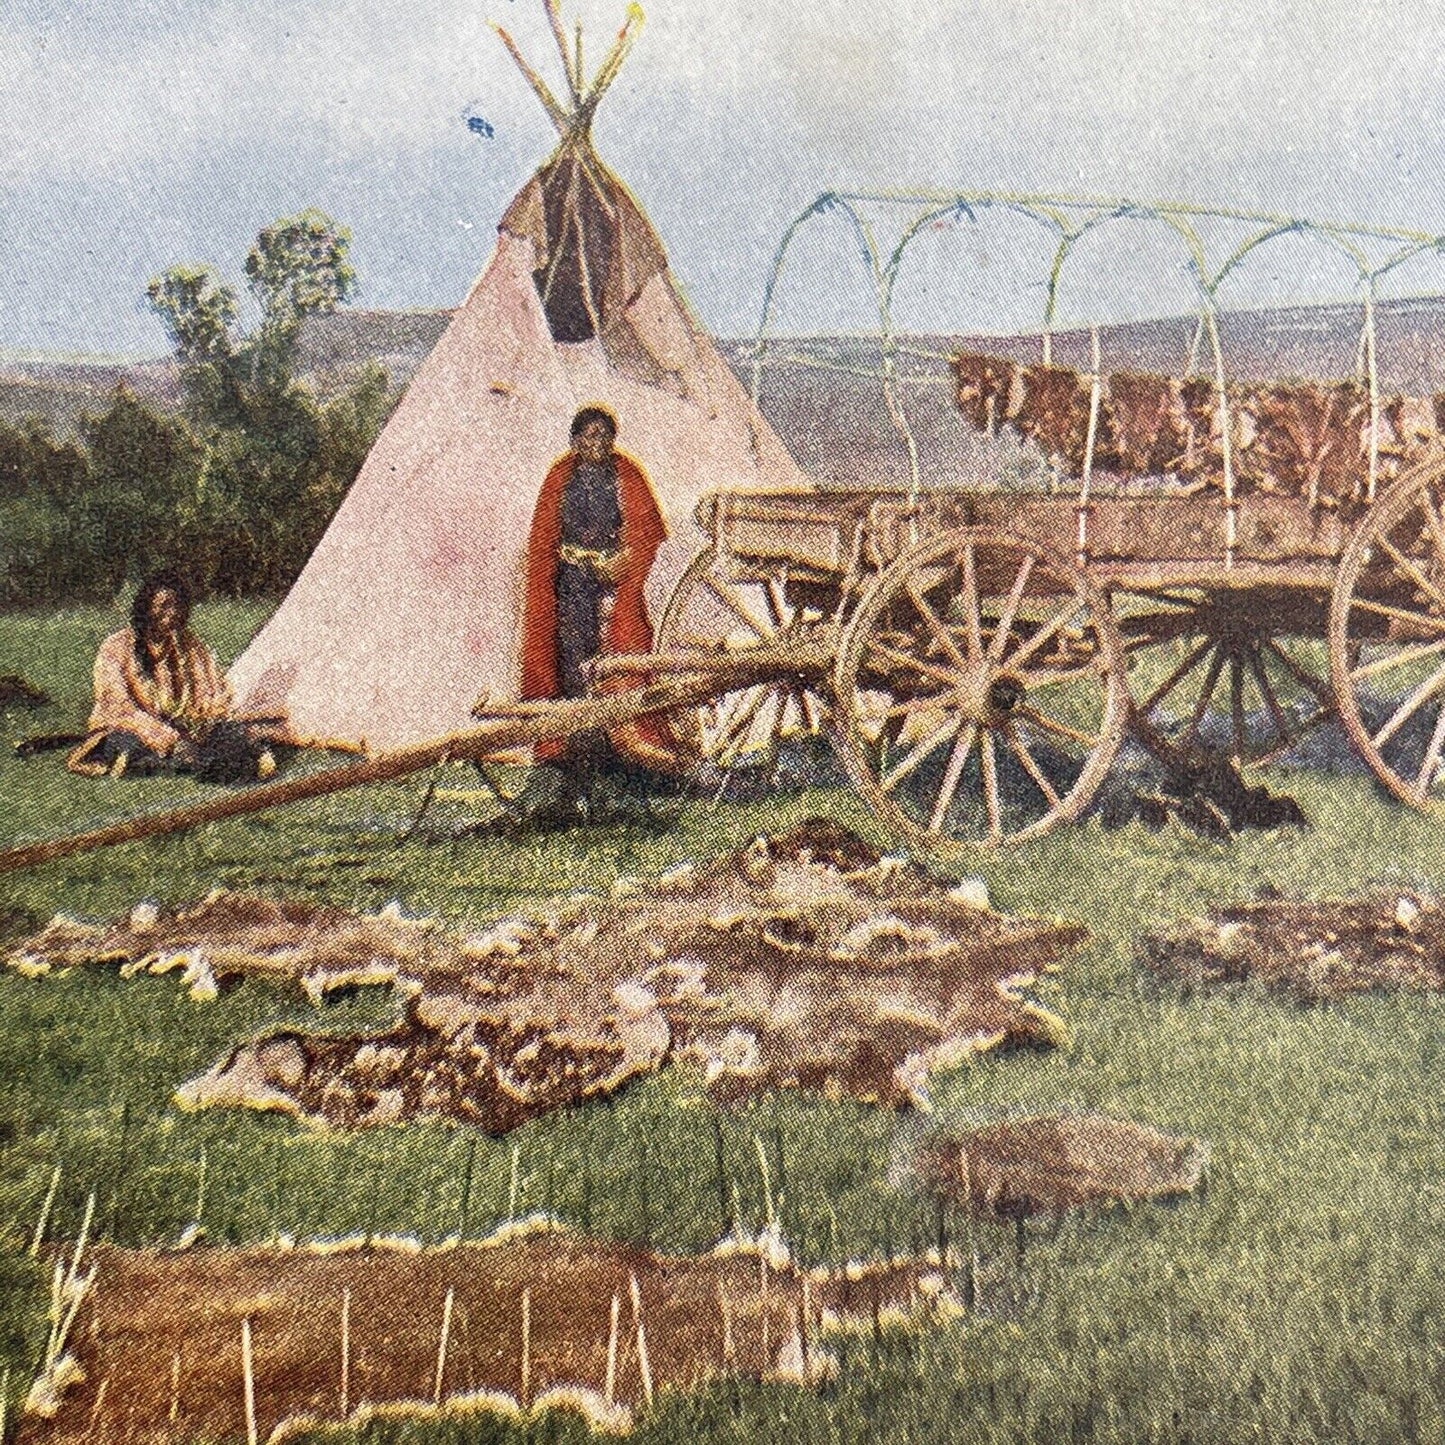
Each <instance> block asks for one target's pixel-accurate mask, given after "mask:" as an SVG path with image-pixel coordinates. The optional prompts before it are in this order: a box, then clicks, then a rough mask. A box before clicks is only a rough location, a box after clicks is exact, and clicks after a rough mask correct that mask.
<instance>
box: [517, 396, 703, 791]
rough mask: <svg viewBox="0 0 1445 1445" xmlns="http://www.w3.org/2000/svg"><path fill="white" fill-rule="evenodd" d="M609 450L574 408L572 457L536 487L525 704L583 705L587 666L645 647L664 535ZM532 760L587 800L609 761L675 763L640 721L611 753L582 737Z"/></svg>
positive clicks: (640, 474)
mask: <svg viewBox="0 0 1445 1445" xmlns="http://www.w3.org/2000/svg"><path fill="white" fill-rule="evenodd" d="M616 440H617V418H616V417H614V416H613V415H612V413H611V412H609V411H607V410H605V409H604V408H602V407H600V406H587V407H583V408H582V410H581V411H579V412H578V413H577V415H576V416H575V417H574V418H573V420H572V446H571V450H570V451H568V452H566V453H564V454H563V455H562V456H561V457H559V458H558V460H557V461H556V462H554V463H553V465H552V467H551V469H550V470H549V471H548V473H547V476H546V479H545V480H544V481H543V483H542V490H541V493H540V495H539V496H538V498H537V507H536V510H535V512H534V513H533V515H532V530H531V534H530V536H529V538H528V543H527V591H526V603H525V610H524V615H523V631H522V698H523V700H524V701H534V700H540V699H550V698H569V697H582V696H584V695H585V694H586V692H587V690H588V688H587V673H586V668H587V664H588V663H589V662H591V661H592V659H593V658H595V657H597V656H599V655H600V654H605V653H615V652H647V651H649V650H650V649H651V647H652V627H651V625H650V624H649V622H648V620H647V604H646V601H645V599H644V596H643V588H644V586H645V585H646V582H647V574H648V572H649V571H650V570H651V568H652V563H653V559H654V558H655V557H656V556H657V549H658V548H659V547H660V546H661V545H662V542H663V540H664V538H665V537H666V536H667V527H666V524H665V522H664V521H663V517H662V509H661V508H660V507H659V506H658V504H657V498H656V497H655V496H654V495H653V491H652V484H651V483H650V482H649V481H648V479H647V473H646V472H645V471H643V469H642V467H641V465H640V464H639V463H638V462H636V461H634V460H633V459H632V458H631V457H629V456H628V455H626V453H624V452H620V451H618V450H616V447H615V443H616ZM614 685H621V684H614ZM537 757H538V760H539V761H542V762H553V763H560V764H561V765H562V766H563V767H564V769H566V770H567V771H568V772H569V773H571V774H572V775H573V776H574V777H578V775H580V778H578V780H579V781H581V782H582V783H583V786H584V790H586V791H590V784H591V781H592V779H593V777H594V775H595V774H596V773H597V772H598V771H599V770H600V769H602V768H604V767H605V766H606V765H607V764H608V762H610V761H612V760H614V759H615V760H620V761H622V762H623V763H629V762H630V763H637V764H641V765H643V766H644V767H646V766H651V767H654V768H666V767H667V766H669V765H670V764H672V763H673V762H674V761H675V760H674V758H673V755H672V754H671V753H670V752H669V751H668V749H667V746H666V742H665V741H664V738H663V736H662V734H661V733H660V731H659V730H658V729H655V728H652V727H649V726H648V723H647V720H646V719H644V720H643V721H642V722H641V723H639V724H633V725H631V726H629V727H625V728H616V729H614V730H613V731H612V733H611V735H610V744H609V738H608V737H605V736H602V735H599V734H593V735H587V736H583V737H579V738H572V739H568V740H567V741H566V742H553V743H544V744H542V745H541V746H539V747H538V749H537ZM578 811H581V809H580V808H579V809H578Z"/></svg>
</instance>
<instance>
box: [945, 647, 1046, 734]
mask: <svg viewBox="0 0 1445 1445" xmlns="http://www.w3.org/2000/svg"><path fill="white" fill-rule="evenodd" d="M1027 692H1028V689H1027V688H1026V687H1025V685H1024V682H1023V679H1022V678H1020V677H1018V676H1016V675H1015V674H1014V673H1011V672H995V671H994V670H993V668H992V667H991V666H990V665H989V664H988V663H986V662H972V663H970V664H969V666H968V668H967V670H966V671H964V672H963V673H962V674H961V675H960V677H959V680H958V682H957V684H956V685H955V687H954V690H953V697H952V699H951V701H952V704H953V706H955V707H956V708H957V709H958V710H959V712H960V713H962V715H963V717H964V718H965V720H966V721H968V722H971V723H975V724H977V725H978V726H980V727H987V728H997V727H1002V726H1003V725H1004V724H1005V723H1006V722H1007V721H1008V719H1009V716H1010V715H1011V714H1012V713H1013V712H1014V711H1015V710H1016V709H1017V708H1018V707H1020V706H1021V705H1022V703H1023V701H1024V698H1025V696H1026V695H1027Z"/></svg>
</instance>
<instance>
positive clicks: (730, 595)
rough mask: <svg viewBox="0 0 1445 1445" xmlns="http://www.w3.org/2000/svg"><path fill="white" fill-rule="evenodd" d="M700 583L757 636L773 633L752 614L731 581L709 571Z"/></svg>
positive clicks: (764, 637)
mask: <svg viewBox="0 0 1445 1445" xmlns="http://www.w3.org/2000/svg"><path fill="white" fill-rule="evenodd" d="M702 585H703V586H704V587H706V588H707V590H708V591H709V592H711V593H712V595H713V596H714V597H716V598H717V600H718V601H719V602H721V603H722V604H723V606H724V607H726V608H727V609H728V610H729V611H730V612H731V613H733V615H734V616H735V617H737V618H738V619H739V620H740V621H742V622H743V623H744V624H745V625H746V626H748V627H749V628H751V629H752V631H753V632H754V633H755V634H756V635H757V636H758V637H760V638H763V639H767V638H769V637H771V636H772V635H773V629H772V628H771V627H769V626H768V624H767V623H766V622H763V621H762V620H761V619H759V618H758V617H757V616H755V615H754V613H753V611H752V609H751V608H750V607H749V606H748V605H747V602H746V601H745V600H744V598H743V596H742V594H741V593H740V592H739V591H738V589H737V588H736V587H734V586H733V585H732V583H731V582H725V581H723V579H722V578H721V577H714V576H712V575H711V574H710V573H709V574H708V575H707V576H705V577H704V578H703V579H702Z"/></svg>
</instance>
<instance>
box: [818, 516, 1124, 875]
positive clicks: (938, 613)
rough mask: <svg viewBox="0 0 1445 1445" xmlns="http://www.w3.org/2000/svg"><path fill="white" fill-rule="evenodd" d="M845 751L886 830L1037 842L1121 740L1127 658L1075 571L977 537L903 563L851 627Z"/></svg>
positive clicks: (1010, 544) (1041, 550)
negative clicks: (1124, 667) (1124, 661)
mask: <svg viewBox="0 0 1445 1445" xmlns="http://www.w3.org/2000/svg"><path fill="white" fill-rule="evenodd" d="M834 695H835V698H836V707H837V716H838V728H839V733H840V737H839V742H840V746H841V749H842V752H843V758H844V762H845V765H846V766H847V768H848V771H849V774H850V776H851V777H852V779H853V782H854V784H855V786H856V787H857V789H858V791H859V792H860V793H861V794H862V795H863V797H864V798H865V799H866V801H867V802H868V803H869V804H870V805H871V806H872V808H873V809H874V811H875V812H876V813H877V814H878V815H879V817H880V818H881V819H882V820H883V822H884V823H885V824H887V825H888V826H889V827H891V828H892V829H893V830H894V831H895V832H896V833H898V834H900V835H902V836H903V837H905V838H908V839H910V840H914V841H918V842H922V843H924V844H926V845H928V846H931V847H935V848H938V847H943V848H947V847H974V848H990V847H997V846H1000V845H1003V844H1012V843H1017V842H1021V841H1024V840H1025V839H1028V838H1032V837H1036V836H1038V835H1039V834H1041V833H1043V832H1045V831H1047V830H1048V829H1049V828H1051V827H1053V826H1055V825H1056V824H1058V823H1060V822H1062V821H1065V820H1066V819H1071V818H1076V817H1078V815H1079V814H1080V813H1081V812H1082V811H1083V810H1084V808H1085V807H1087V806H1088V803H1089V801H1090V799H1091V798H1092V797H1093V795H1094V793H1095V791H1096V790H1097V788H1098V786H1099V784H1100V783H1101V782H1102V781H1103V778H1104V775H1105V773H1106V772H1107V771H1108V768H1109V764H1110V762H1111V761H1112V760H1113V757H1114V754H1115V753H1116V752H1117V750H1118V747H1119V744H1120V742H1121V741H1122V739H1123V735H1124V729H1125V725H1126V722H1127V716H1128V695H1127V690H1126V688H1125V686H1124V675H1123V652H1122V646H1121V643H1120V638H1119V634H1118V630H1117V628H1116V627H1115V625H1114V619H1113V615H1112V612H1111V610H1110V607H1109V603H1108V600H1107V599H1106V598H1105V597H1104V595H1103V594H1102V593H1101V592H1100V591H1099V589H1098V588H1096V587H1095V586H1094V585H1093V583H1092V582H1091V581H1090V580H1089V578H1088V577H1087V576H1086V575H1085V574H1084V573H1083V572H1082V571H1081V570H1080V569H1079V568H1077V567H1076V566H1075V565H1074V564H1073V563H1072V562H1070V561H1069V560H1067V559H1066V558H1064V557H1062V556H1060V555H1058V554H1056V553H1054V552H1052V551H1051V550H1050V549H1049V548H1046V547H1043V546H1040V545H1039V544H1037V543H1035V542H1032V541H1029V540H1027V539H1024V538H1020V537H1016V536H1013V535H1011V534H1009V533H1004V532H995V531H993V530H990V529H986V528H969V529H965V530H962V531H959V532H955V533H950V534H948V535H946V536H944V537H942V538H938V539H936V540H934V541H932V542H930V543H928V544H927V545H925V546H923V547H920V548H917V549H915V550H914V551H912V552H909V553H906V554H905V555H904V556H903V557H902V558H900V559H899V560H898V561H897V562H895V563H894V564H893V565H892V566H891V567H890V568H888V570H887V571H886V572H884V573H883V575H882V576H881V577H880V578H879V579H878V581H877V582H876V583H875V584H874V586H873V587H872V588H871V589H870V591H869V592H868V594H867V596H866V597H865V598H864V600H863V602H862V603H861V605H860V606H859V609H858V611H857V613H856V614H855V616H854V617H853V619H852V621H851V622H850V623H849V625H848V629H847V632H846V634H845V636H844V638H843V644H842V648H841V650H840V653H839V657H838V662H837V665H836V667H835V670H834Z"/></svg>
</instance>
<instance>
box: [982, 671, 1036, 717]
mask: <svg viewBox="0 0 1445 1445" xmlns="http://www.w3.org/2000/svg"><path fill="white" fill-rule="evenodd" d="M1027 693H1028V689H1027V688H1025V687H1024V684H1023V679H1022V678H1018V677H1015V676H1014V675H1013V674H1012V673H1008V672H1005V673H1001V674H1000V675H999V676H998V677H996V678H994V680H993V681H992V682H991V683H989V685H988V692H987V694H986V700H987V703H988V712H987V714H986V716H985V717H984V721H985V722H987V723H1001V722H1005V721H1007V719H1008V716H1009V714H1010V713H1011V712H1013V710H1014V709H1015V708H1016V707H1018V706H1019V704H1020V703H1022V702H1023V700H1024V698H1025V696H1027Z"/></svg>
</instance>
